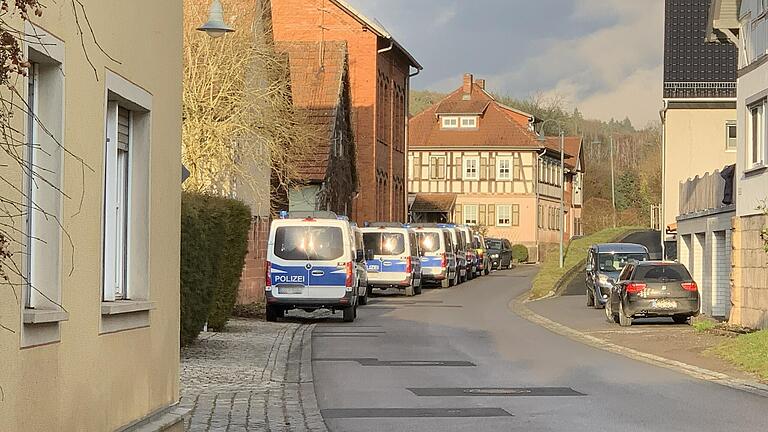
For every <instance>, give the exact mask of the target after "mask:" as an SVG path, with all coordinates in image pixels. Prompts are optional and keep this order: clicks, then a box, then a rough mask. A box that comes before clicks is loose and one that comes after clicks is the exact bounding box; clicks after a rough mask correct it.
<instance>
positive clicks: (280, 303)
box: [265, 212, 365, 322]
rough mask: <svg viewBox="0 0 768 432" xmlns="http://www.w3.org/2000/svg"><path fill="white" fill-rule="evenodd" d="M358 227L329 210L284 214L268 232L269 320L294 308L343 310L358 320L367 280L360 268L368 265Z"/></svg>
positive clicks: (347, 318)
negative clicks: (357, 236)
mask: <svg viewBox="0 0 768 432" xmlns="http://www.w3.org/2000/svg"><path fill="white" fill-rule="evenodd" d="M354 238H355V235H354V227H353V226H352V225H351V224H350V223H349V221H348V220H347V219H346V217H343V216H336V215H335V214H333V213H331V212H292V213H287V212H281V214H280V219H278V220H275V221H274V222H272V226H271V228H270V231H269V243H268V246H267V264H266V287H265V291H266V292H265V294H266V302H267V321H276V320H277V318H281V317H283V316H284V315H285V312H286V311H288V310H291V309H303V310H305V311H307V312H312V311H314V310H316V309H330V310H331V311H333V312H334V313H335V312H336V311H338V310H340V311H342V313H343V319H344V321H345V322H352V321H354V320H355V317H356V316H357V305H358V302H359V296H360V295H362V294H364V293H365V286H364V285H362V284H363V282H364V281H361V280H360V276H359V273H358V272H357V270H356V267H357V264H358V263H364V262H365V254H364V251H363V250H361V249H359V248H358V247H357V246H356V244H355V241H354Z"/></svg>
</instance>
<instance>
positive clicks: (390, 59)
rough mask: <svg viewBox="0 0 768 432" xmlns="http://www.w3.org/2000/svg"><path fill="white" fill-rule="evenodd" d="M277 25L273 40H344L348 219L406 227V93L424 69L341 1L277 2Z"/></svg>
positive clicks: (274, 11) (373, 23)
mask: <svg viewBox="0 0 768 432" xmlns="http://www.w3.org/2000/svg"><path fill="white" fill-rule="evenodd" d="M272 26H273V34H274V39H275V41H276V42H281V41H283V42H286V41H288V42H289V41H317V42H326V41H345V42H346V44H347V52H348V62H349V65H348V67H349V85H350V97H351V102H352V112H351V122H352V131H353V134H354V145H355V148H356V151H357V153H356V161H357V178H358V187H357V190H358V191H359V193H358V194H357V196H356V197H355V199H354V200H353V205H352V214H351V215H350V216H351V218H352V219H353V220H355V221H356V222H358V223H359V224H362V223H364V222H365V221H402V222H404V221H405V218H406V213H407V206H406V182H407V178H406V160H407V146H408V143H407V122H408V115H407V113H408V93H409V85H410V78H411V77H412V76H413V75H415V74H416V73H418V71H419V70H421V65H419V63H418V62H417V61H416V60H415V59H414V58H413V57H412V56H411V55H410V54H409V53H408V52H407V51H406V50H405V49H404V48H403V47H402V46H401V45H400V44H399V43H398V42H397V41H396V40H395V39H394V38H393V37H392V35H391V34H389V32H387V30H386V29H385V28H384V27H382V26H381V24H379V23H378V22H376V21H374V20H371V19H369V18H367V17H365V16H364V15H362V14H361V13H360V12H358V11H357V10H355V9H354V8H353V7H352V6H351V5H349V4H348V3H347V2H345V1H343V0H272ZM318 61H320V60H319V59H318ZM412 68H415V69H416V72H413V73H412V72H411V70H412Z"/></svg>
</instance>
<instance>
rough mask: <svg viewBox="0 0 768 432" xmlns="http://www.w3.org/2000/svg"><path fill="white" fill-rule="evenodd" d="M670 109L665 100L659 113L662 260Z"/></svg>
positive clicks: (662, 253) (664, 234)
mask: <svg viewBox="0 0 768 432" xmlns="http://www.w3.org/2000/svg"><path fill="white" fill-rule="evenodd" d="M668 109H669V101H668V100H666V99H664V107H663V108H662V109H661V110H660V111H659V117H661V209H660V211H659V218H660V219H661V227H660V228H661V229H660V231H661V259H662V260H664V259H666V257H667V245H666V243H665V241H666V237H667V222H666V217H667V215H666V205H667V203H666V197H667V192H666V189H667V110H668Z"/></svg>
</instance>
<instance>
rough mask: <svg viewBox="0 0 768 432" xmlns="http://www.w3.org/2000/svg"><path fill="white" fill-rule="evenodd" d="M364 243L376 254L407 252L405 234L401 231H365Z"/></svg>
mask: <svg viewBox="0 0 768 432" xmlns="http://www.w3.org/2000/svg"><path fill="white" fill-rule="evenodd" d="M363 243H365V248H366V249H368V250H372V251H373V254H374V255H402V254H403V253H404V252H405V236H404V235H403V234H401V233H392V232H380V233H379V232H368V233H364V234H363Z"/></svg>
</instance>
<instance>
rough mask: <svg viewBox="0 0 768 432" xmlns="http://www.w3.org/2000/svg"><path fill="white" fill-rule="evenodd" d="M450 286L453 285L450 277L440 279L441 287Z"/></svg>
mask: <svg viewBox="0 0 768 432" xmlns="http://www.w3.org/2000/svg"><path fill="white" fill-rule="evenodd" d="M449 286H451V280H450V279H443V280H441V281H440V288H448V287H449Z"/></svg>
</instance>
